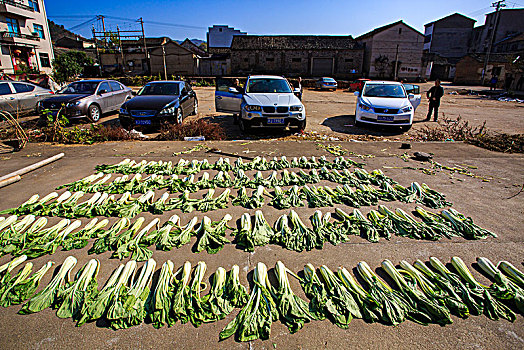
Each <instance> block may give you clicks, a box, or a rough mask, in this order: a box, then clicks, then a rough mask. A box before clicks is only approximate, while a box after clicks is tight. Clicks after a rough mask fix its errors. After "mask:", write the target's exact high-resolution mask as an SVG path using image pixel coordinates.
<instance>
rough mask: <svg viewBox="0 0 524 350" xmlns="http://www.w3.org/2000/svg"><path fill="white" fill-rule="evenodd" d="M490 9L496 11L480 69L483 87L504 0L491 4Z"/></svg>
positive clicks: (504, 3)
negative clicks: (486, 50)
mask: <svg viewBox="0 0 524 350" xmlns="http://www.w3.org/2000/svg"><path fill="white" fill-rule="evenodd" d="M491 7H494V8H495V11H496V14H495V23H494V24H493V28H492V29H491V36H490V38H489V43H488V52H486V58H485V60H484V68H483V69H482V81H481V84H482V85H484V82H485V81H486V69H488V63H489V56H490V55H491V49H492V47H493V40H494V39H495V33H496V32H497V27H498V25H499V17H500V10H501V9H502V8H503V7H506V0H498V1H496V2H494V3H492V4H491Z"/></svg>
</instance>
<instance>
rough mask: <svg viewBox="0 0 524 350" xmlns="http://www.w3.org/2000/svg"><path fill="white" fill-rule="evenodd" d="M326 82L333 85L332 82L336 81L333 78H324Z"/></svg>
mask: <svg viewBox="0 0 524 350" xmlns="http://www.w3.org/2000/svg"><path fill="white" fill-rule="evenodd" d="M324 81H329V82H330V83H332V82H334V81H335V79H333V78H324Z"/></svg>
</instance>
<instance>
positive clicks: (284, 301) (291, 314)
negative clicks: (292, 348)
mask: <svg viewBox="0 0 524 350" xmlns="http://www.w3.org/2000/svg"><path fill="white" fill-rule="evenodd" d="M288 272H289V273H290V274H291V275H292V276H294V277H296V278H297V279H299V280H300V278H299V277H298V276H296V275H295V274H294V273H293V272H291V271H290V270H288V269H287V268H286V267H285V266H284V264H283V263H282V262H281V261H277V263H276V265H275V274H276V276H277V279H278V287H276V288H271V292H272V294H273V296H274V300H275V305H276V308H277V309H278V312H279V315H280V320H281V321H282V323H283V324H284V325H285V326H286V327H287V328H288V329H289V331H290V332H291V333H296V332H297V331H298V330H300V329H301V328H302V327H303V326H304V323H308V322H310V321H311V320H313V319H314V316H313V315H312V314H310V312H309V305H308V303H307V302H306V301H304V300H303V299H301V298H300V297H298V296H297V295H296V294H295V293H293V290H292V289H291V285H290V284H289V279H288V278H287V274H288Z"/></svg>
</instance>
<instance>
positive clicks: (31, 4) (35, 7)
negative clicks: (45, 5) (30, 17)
mask: <svg viewBox="0 0 524 350" xmlns="http://www.w3.org/2000/svg"><path fill="white" fill-rule="evenodd" d="M27 3H28V4H29V7H32V8H33V10H35V12H40V7H39V6H38V0H29V1H28V2H27Z"/></svg>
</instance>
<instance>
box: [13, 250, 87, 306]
mask: <svg viewBox="0 0 524 350" xmlns="http://www.w3.org/2000/svg"><path fill="white" fill-rule="evenodd" d="M76 262H77V260H76V258H75V257H73V256H69V257H67V258H66V259H65V260H64V263H63V264H62V266H61V267H60V270H59V271H58V273H57V274H56V275H55V277H54V278H53V279H52V280H51V282H50V283H49V284H48V285H47V286H46V287H45V288H44V289H43V290H42V291H41V292H40V293H38V294H36V295H35V296H33V297H32V298H31V299H30V300H29V301H28V302H27V304H25V305H24V306H23V307H22V309H21V310H20V311H19V312H18V313H19V314H21V315H27V314H32V313H35V312H40V311H42V310H44V309H47V308H48V307H50V306H52V305H53V304H54V303H55V301H56V300H57V298H58V296H59V293H61V291H62V288H63V286H64V284H65V283H67V280H69V274H70V272H71V270H72V269H73V267H75V265H76Z"/></svg>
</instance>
